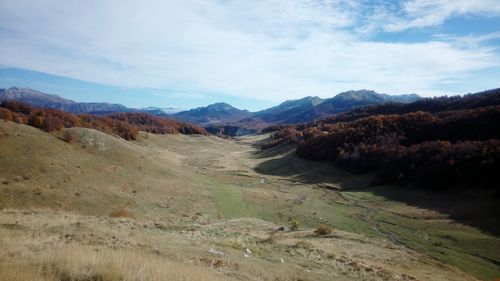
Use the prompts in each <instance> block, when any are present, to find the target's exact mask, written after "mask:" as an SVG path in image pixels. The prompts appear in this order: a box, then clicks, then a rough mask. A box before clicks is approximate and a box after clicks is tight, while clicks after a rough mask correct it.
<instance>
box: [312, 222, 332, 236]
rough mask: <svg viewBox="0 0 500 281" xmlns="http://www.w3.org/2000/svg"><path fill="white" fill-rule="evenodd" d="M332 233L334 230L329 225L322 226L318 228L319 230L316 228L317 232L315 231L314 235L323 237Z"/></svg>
mask: <svg viewBox="0 0 500 281" xmlns="http://www.w3.org/2000/svg"><path fill="white" fill-rule="evenodd" d="M332 232H333V229H332V228H331V227H329V226H328V225H324V224H322V225H320V226H318V228H316V230H315V231H314V234H316V235H318V236H321V235H328V234H331V233H332Z"/></svg>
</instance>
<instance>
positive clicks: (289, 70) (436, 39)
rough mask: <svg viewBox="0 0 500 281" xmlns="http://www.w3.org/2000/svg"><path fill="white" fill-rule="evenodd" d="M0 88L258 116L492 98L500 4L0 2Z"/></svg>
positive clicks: (446, 0) (499, 78)
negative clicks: (356, 99)
mask: <svg viewBox="0 0 500 281" xmlns="http://www.w3.org/2000/svg"><path fill="white" fill-rule="evenodd" d="M0 67H1V69H0V87H10V86H26V87H33V88H36V89H38V90H43V91H48V92H50V93H54V94H59V95H61V96H63V97H67V98H71V99H74V100H77V101H108V102H117V103H122V104H124V105H127V106H131V107H146V106H157V107H177V108H192V107H196V106H204V105H207V104H209V103H213V102H219V101H220V102H228V103H230V104H233V105H235V106H237V107H239V108H246V109H249V110H259V109H264V108H266V107H269V106H272V105H276V104H278V103H280V102H282V101H284V100H289V99H297V98H301V97H305V96H320V97H323V98H328V97H332V96H334V95H335V94H337V93H339V92H342V91H347V90H357V89H371V90H375V91H377V92H381V93H387V94H403V93H417V94H419V95H421V96H436V95H452V94H464V93H469V92H477V91H482V90H486V89H491V88H497V87H500V0H434V1H428V0H407V1H395V0H394V1H390V0H385V1H382V0H380V1H378V0H377V1H364V0H359V1H353V0H345V1H342V0H331V1H330V0H316V1H312V0H311V1H306V0H295V1H294V0H266V1H264V0H252V1H249V0H239V1H238V0H183V1H178V0H175V1H174V0H162V1H153V0H143V1H128V0H120V1H118V0H107V1H100V0H88V1H76V0H44V1H26V0H2V1H0Z"/></svg>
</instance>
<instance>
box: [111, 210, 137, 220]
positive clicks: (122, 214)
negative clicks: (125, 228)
mask: <svg viewBox="0 0 500 281" xmlns="http://www.w3.org/2000/svg"><path fill="white" fill-rule="evenodd" d="M109 216H110V217H112V218H131V217H133V215H132V213H131V212H130V211H128V210H125V209H121V210H117V211H113V212H111V214H109Z"/></svg>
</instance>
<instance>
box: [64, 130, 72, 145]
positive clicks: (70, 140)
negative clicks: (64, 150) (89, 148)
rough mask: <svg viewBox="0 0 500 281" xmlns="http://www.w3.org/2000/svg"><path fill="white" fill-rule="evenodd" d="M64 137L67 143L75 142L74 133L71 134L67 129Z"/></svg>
mask: <svg viewBox="0 0 500 281" xmlns="http://www.w3.org/2000/svg"><path fill="white" fill-rule="evenodd" d="M62 139H63V140H64V141H65V142H67V143H72V142H73V135H72V134H71V132H70V131H65V132H64V134H63V136H62Z"/></svg>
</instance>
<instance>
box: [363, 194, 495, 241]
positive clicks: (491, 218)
mask: <svg viewBox="0 0 500 281" xmlns="http://www.w3.org/2000/svg"><path fill="white" fill-rule="evenodd" d="M369 190H370V191H372V192H373V193H374V194H376V195H379V196H383V197H384V198H388V199H390V200H394V201H398V202H404V203H405V204H407V205H409V206H414V207H418V208H422V209H427V210H434V211H437V212H440V213H442V214H447V215H448V216H449V218H450V219H452V220H455V221H457V222H460V223H462V224H465V225H469V226H472V227H476V228H478V229H480V230H482V231H484V232H487V233H490V234H492V235H495V236H500V220H499V219H498V218H499V217H500V204H498V203H499V202H500V194H499V193H498V192H495V190H492V189H483V190H478V189H469V190H466V189H461V190H459V191H457V190H448V191H446V190H445V191H431V190H425V189H422V188H419V187H410V186H397V185H389V186H374V187H370V188H369Z"/></svg>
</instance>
